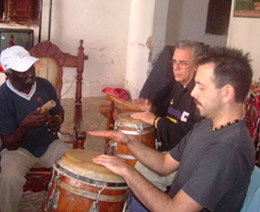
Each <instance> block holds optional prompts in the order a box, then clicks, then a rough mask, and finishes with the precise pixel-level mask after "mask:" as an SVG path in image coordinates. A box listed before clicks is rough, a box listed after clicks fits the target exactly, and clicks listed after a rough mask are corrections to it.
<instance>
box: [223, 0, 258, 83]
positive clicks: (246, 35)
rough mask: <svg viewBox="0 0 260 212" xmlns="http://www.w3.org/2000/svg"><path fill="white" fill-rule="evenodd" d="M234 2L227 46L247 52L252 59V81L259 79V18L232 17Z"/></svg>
mask: <svg viewBox="0 0 260 212" xmlns="http://www.w3.org/2000/svg"><path fill="white" fill-rule="evenodd" d="M234 2H235V0H233V1H232V9H231V11H232V12H231V16H230V23H229V31H228V39H227V46H230V47H235V48H238V49H242V50H243V51H244V52H249V53H250V56H251V59H252V63H251V64H252V68H253V71H254V76H253V77H254V80H257V79H259V77H260V60H259V58H260V41H259V38H260V18H245V17H243V18H242V17H233V11H234Z"/></svg>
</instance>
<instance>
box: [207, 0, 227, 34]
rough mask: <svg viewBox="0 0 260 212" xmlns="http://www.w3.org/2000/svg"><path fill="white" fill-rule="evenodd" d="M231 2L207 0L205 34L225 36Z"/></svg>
mask: <svg viewBox="0 0 260 212" xmlns="http://www.w3.org/2000/svg"><path fill="white" fill-rule="evenodd" d="M230 10H231V0H209V6H208V17H207V25H206V33H210V34H214V35H227V31H228V24H229V16H230Z"/></svg>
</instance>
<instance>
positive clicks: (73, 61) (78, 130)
mask: <svg viewBox="0 0 260 212" xmlns="http://www.w3.org/2000/svg"><path fill="white" fill-rule="evenodd" d="M12 39H13V37H11V40H12ZM10 43H12V45H14V43H13V42H10ZM83 50H84V48H83V40H80V44H79V47H78V54H77V55H71V54H69V53H64V52H62V51H61V50H60V49H59V48H58V47H57V46H56V45H54V44H53V43H51V42H49V41H43V42H41V43H38V44H37V45H36V46H34V47H33V48H32V49H31V50H30V51H29V52H30V54H31V55H32V56H35V57H37V58H40V63H39V64H40V65H39V66H37V68H36V75H38V76H40V77H44V78H47V79H48V80H49V81H50V82H51V83H52V84H53V85H54V87H55V88H56V91H57V95H58V97H59V98H60V97H61V89H62V74H63V67H72V68H73V69H74V71H75V72H76V94H75V105H74V140H73V141H71V143H73V148H79V149H84V141H85V139H86V128H85V126H84V121H83V115H82V102H81V98H82V79H83V77H82V73H83V71H84V61H85V60H86V59H87V56H85V54H84V51H83ZM65 113H66V111H65ZM50 178H51V170H50V169H46V168H44V167H38V166H36V167H33V168H32V169H31V170H30V171H29V172H28V173H27V175H26V179H27V182H26V184H25V185H24V191H27V190H31V191H33V192H39V191H43V190H47V186H48V183H49V181H50Z"/></svg>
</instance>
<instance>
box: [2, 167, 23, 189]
mask: <svg viewBox="0 0 260 212" xmlns="http://www.w3.org/2000/svg"><path fill="white" fill-rule="evenodd" d="M25 182H26V179H25V177H24V176H23V174H21V173H20V172H18V171H16V170H14V169H9V170H6V171H5V172H4V173H1V186H3V185H6V186H9V185H19V186H23V185H24V184H25Z"/></svg>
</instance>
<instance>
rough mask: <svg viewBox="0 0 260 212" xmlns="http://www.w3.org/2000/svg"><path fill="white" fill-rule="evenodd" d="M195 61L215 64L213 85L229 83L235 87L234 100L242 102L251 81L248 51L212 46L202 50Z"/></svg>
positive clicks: (218, 86)
mask: <svg viewBox="0 0 260 212" xmlns="http://www.w3.org/2000/svg"><path fill="white" fill-rule="evenodd" d="M197 63H198V64H199V65H203V64H206V63H214V64H215V70H214V73H215V85H216V88H222V87H223V86H224V85H227V84H230V85H232V86H233V87H234V89H235V100H236V102H243V101H244V100H245V98H246V96H247V94H248V92H249V89H250V85H251V83H252V76H253V73H252V68H251V65H250V59H249V53H246V54H243V52H242V50H238V49H234V48H226V47H212V48H208V49H206V50H204V51H203V52H202V53H201V54H200V55H199V56H198V57H197Z"/></svg>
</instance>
